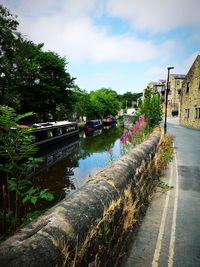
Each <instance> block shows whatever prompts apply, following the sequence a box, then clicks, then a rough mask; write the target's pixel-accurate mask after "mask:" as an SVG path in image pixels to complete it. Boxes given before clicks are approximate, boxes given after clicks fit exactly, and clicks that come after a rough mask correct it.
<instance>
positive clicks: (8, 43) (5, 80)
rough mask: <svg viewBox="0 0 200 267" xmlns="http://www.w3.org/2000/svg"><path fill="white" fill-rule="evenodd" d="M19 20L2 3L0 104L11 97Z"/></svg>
mask: <svg viewBox="0 0 200 267" xmlns="http://www.w3.org/2000/svg"><path fill="white" fill-rule="evenodd" d="M17 26H18V22H17V20H16V17H15V16H13V15H12V14H11V13H10V12H9V10H8V9H6V8H5V7H3V6H2V5H0V104H4V103H6V101H8V100H9V99H10V91H11V88H12V86H13V84H14V81H15V79H14V73H15V69H16V65H15V60H14V59H15V55H16V50H17V43H18V41H19V40H20V38H21V37H20V34H19V33H18V32H17Z"/></svg>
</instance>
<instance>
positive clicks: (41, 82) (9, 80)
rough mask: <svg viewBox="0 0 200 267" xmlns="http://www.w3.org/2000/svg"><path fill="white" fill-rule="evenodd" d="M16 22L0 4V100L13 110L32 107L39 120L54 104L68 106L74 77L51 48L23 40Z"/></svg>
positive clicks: (55, 115) (54, 107)
mask: <svg viewBox="0 0 200 267" xmlns="http://www.w3.org/2000/svg"><path fill="white" fill-rule="evenodd" d="M17 26H18V22H17V20H16V17H14V16H13V15H12V14H11V13H10V12H9V11H8V10H7V9H6V8H4V7H3V6H1V5H0V104H6V105H8V106H10V107H13V108H15V110H17V112H20V113H24V112H28V111H30V110H31V111H34V112H35V113H38V115H39V117H40V118H41V120H46V119H47V117H48V116H47V115H48V114H49V113H51V115H53V117H54V119H57V107H58V106H60V105H61V106H64V108H65V109H66V110H70V109H71V107H72V106H73V102H72V99H71V98H70V96H71V94H70V90H71V88H72V87H73V86H74V78H72V77H71V76H70V74H69V73H68V72H67V64H68V63H67V61H66V59H65V58H62V57H60V56H59V55H57V54H56V53H54V52H50V51H48V52H44V51H43V50H42V47H43V44H34V43H33V42H31V41H28V40H24V39H23V38H22V36H21V35H20V34H19V33H18V32H17Z"/></svg>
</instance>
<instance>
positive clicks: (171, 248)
mask: <svg viewBox="0 0 200 267" xmlns="http://www.w3.org/2000/svg"><path fill="white" fill-rule="evenodd" d="M175 169H176V175H175V177H176V178H175V179H176V183H175V186H176V191H175V198H174V211H173V218H172V228H171V236H170V244H169V259H168V267H172V266H173V263H174V244H175V239H176V219H177V210H178V195H179V190H178V164H177V155H176V153H175Z"/></svg>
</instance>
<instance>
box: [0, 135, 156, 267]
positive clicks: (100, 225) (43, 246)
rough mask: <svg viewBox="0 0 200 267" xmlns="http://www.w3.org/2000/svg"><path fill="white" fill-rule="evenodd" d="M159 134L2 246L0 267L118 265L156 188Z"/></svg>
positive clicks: (152, 136) (0, 249) (89, 179)
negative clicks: (129, 233) (153, 189)
mask: <svg viewBox="0 0 200 267" xmlns="http://www.w3.org/2000/svg"><path fill="white" fill-rule="evenodd" d="M159 141H160V132H159V131H157V132H154V133H153V134H152V135H151V136H150V137H149V139H148V140H146V141H145V142H143V143H142V144H141V145H138V146H137V147H136V148H134V149H132V150H131V151H130V152H129V153H127V154H126V155H124V156H122V157H121V158H120V159H119V160H118V161H115V162H113V163H112V164H111V165H110V166H108V167H107V168H105V169H103V170H101V171H100V172H98V173H97V174H96V175H95V176H94V177H89V178H88V180H87V182H86V184H85V185H84V186H83V187H82V188H81V189H80V190H79V191H77V192H75V193H74V194H72V195H71V196H69V197H67V198H66V199H64V200H63V201H61V202H60V203H58V204H57V205H56V206H55V207H53V208H51V209H50V210H49V211H48V212H47V213H45V214H44V215H42V216H40V217H39V218H38V219H37V220H36V221H34V222H33V223H31V224H29V225H27V226H26V227H25V228H23V229H22V230H21V231H20V232H19V233H17V234H15V235H14V236H13V237H11V238H9V239H8V240H7V241H5V242H4V243H3V244H2V245H1V247H0V266H3V267H8V266H9V267H14V266H15V267H16V266H20V267H23V266H24V267H25V266H26V267H27V266H28V267H33V266H34V267H43V266H45V267H47V266H48V267H51V266H52V267H55V266H57V267H59V266H80V267H84V266H99V267H108V266H109V267H111V266H114V264H115V263H116V261H117V260H118V258H119V255H120V251H121V248H122V247H123V242H124V239H125V237H126V235H127V233H128V232H129V231H130V229H132V228H133V227H134V225H135V224H136V222H137V220H138V218H139V216H140V214H141V211H142V210H143V208H144V206H145V203H146V202H147V200H148V197H149V194H150V193H151V192H152V188H153V187H154V183H155V182H154V178H155V177H154V158H155V155H156V151H157V148H158V144H159Z"/></svg>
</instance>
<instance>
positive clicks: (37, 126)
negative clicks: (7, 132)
mask: <svg viewBox="0 0 200 267" xmlns="http://www.w3.org/2000/svg"><path fill="white" fill-rule="evenodd" d="M31 126H32V128H33V131H32V134H33V135H34V143H33V145H34V146H43V145H46V144H50V143H52V142H57V141H60V140H61V139H64V138H67V137H70V136H74V135H76V134H78V126H77V123H76V122H69V121H57V122H46V123H34V124H32V125H31ZM19 127H21V128H23V127H25V126H24V125H19Z"/></svg>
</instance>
